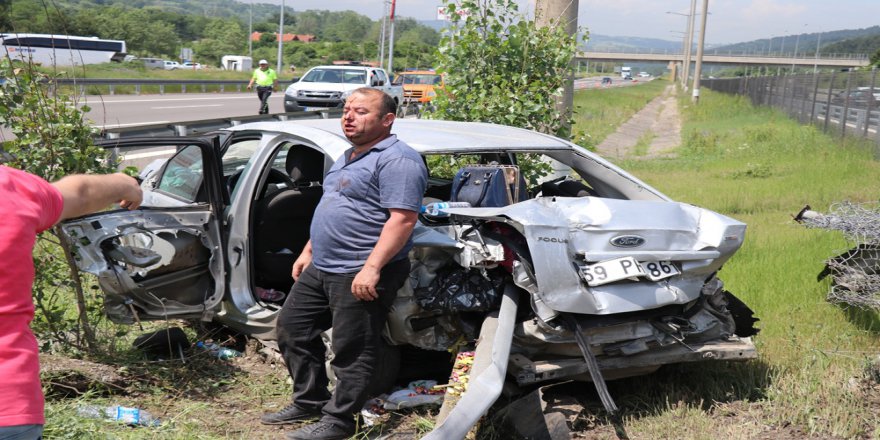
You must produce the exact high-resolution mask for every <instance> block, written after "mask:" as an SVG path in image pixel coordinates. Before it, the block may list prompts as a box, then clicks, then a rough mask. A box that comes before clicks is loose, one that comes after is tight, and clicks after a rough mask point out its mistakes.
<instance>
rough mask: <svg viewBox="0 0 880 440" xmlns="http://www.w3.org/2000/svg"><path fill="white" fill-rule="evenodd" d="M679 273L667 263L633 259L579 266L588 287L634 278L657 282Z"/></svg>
mask: <svg viewBox="0 0 880 440" xmlns="http://www.w3.org/2000/svg"><path fill="white" fill-rule="evenodd" d="M679 273H680V272H679V271H678V268H676V267H675V266H674V265H673V264H672V263H670V262H668V261H648V262H638V261H636V259H635V258H633V257H622V258H615V259H613V260H607V261H600V262H598V263H595V264H590V265H587V266H581V275H582V276H583V278H584V281H586V282H587V285H588V286H601V285H603V284H608V283H613V282H615V281H620V280H624V279H627V278H634V277H646V278H648V279H650V280H651V281H658V280H662V279H665V278H669V277H671V276H675V275H678V274H679Z"/></svg>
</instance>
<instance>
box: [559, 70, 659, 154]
mask: <svg viewBox="0 0 880 440" xmlns="http://www.w3.org/2000/svg"><path fill="white" fill-rule="evenodd" d="M668 85H669V81H666V80H664V79H656V80H653V81H649V82H645V83H642V84H638V85H635V86H627V87H611V88H601V87H600V88H594V89H587V90H583V91H578V92H577V93H575V95H574V107H575V116H574V121H575V124H574V130H573V132H574V133H579V132H583V133H585V134H586V135H587V136H588V140H587V141H586V142H585V143H582V145H584V146H588V147H595V146H596V145H599V143H601V142H602V141H603V140H604V139H605V138H606V137H608V135H609V134H611V133H614V131H615V130H617V127H620V126H621V125H622V124H623V123H624V122H626V121H627V120H629V118H630V117H632V115H634V114H635V113H636V112H638V111H639V110H641V109H642V108H643V107H644V106H645V104H647V103H648V102H650V101H651V100H652V99H654V98H656V97H657V96H659V95H660V93H661V92H663V89H665V88H666V86H668Z"/></svg>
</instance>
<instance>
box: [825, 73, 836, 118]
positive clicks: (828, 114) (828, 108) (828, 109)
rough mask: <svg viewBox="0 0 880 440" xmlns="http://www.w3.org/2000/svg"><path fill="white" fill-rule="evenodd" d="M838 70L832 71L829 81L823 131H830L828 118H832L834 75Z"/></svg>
mask: <svg viewBox="0 0 880 440" xmlns="http://www.w3.org/2000/svg"><path fill="white" fill-rule="evenodd" d="M836 75H837V72H836V71H834V70H832V71H831V80H830V81H828V95H827V96H826V97H825V122H824V123H823V124H822V132H824V133H828V119H830V118H831V93H832V90H834V89H833V87H834V77H835V76H836Z"/></svg>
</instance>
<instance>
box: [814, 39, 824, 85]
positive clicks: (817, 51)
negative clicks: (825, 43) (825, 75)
mask: <svg viewBox="0 0 880 440" xmlns="http://www.w3.org/2000/svg"><path fill="white" fill-rule="evenodd" d="M821 45H822V32H819V38H818V39H817V40H816V57H815V61H813V75H815V74H816V71H817V70H818V69H819V46H821Z"/></svg>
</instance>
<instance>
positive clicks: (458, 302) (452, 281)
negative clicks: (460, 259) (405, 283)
mask: <svg viewBox="0 0 880 440" xmlns="http://www.w3.org/2000/svg"><path fill="white" fill-rule="evenodd" d="M486 275H487V276H488V277H487V276H484V275H483V273H482V272H481V271H480V270H477V269H463V268H461V267H454V268H452V269H448V270H446V271H442V272H440V273H438V274H437V277H436V278H434V281H432V282H431V285H430V286H428V287H422V288H419V289H416V290H415V299H416V301H417V302H418V304H419V306H421V307H422V308H423V309H425V310H438V311H448V312H485V311H488V310H493V309H496V308H498V305H499V304H501V294H502V292H503V289H504V276H503V275H502V274H499V273H498V272H497V271H487V272H486Z"/></svg>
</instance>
